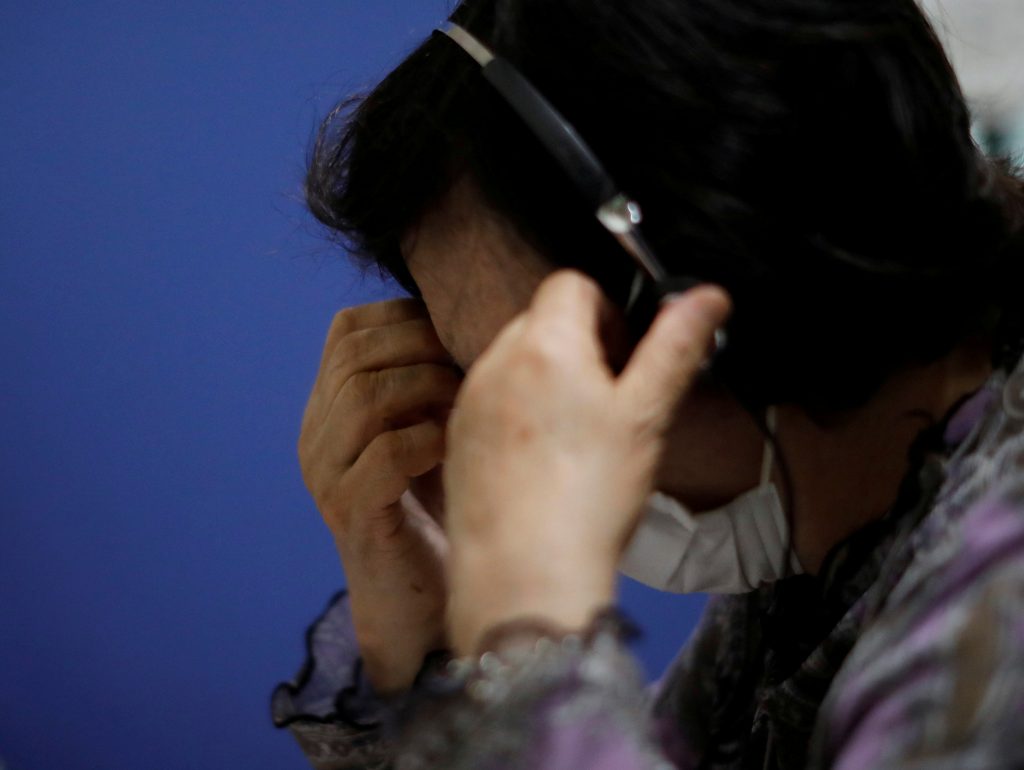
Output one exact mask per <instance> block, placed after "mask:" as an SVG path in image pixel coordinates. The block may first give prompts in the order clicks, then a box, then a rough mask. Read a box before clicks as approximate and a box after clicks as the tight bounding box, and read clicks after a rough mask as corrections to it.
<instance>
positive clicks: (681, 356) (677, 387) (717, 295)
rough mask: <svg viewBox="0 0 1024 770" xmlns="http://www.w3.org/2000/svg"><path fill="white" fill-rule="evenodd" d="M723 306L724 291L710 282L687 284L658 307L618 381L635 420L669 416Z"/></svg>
mask: <svg viewBox="0 0 1024 770" xmlns="http://www.w3.org/2000/svg"><path fill="white" fill-rule="evenodd" d="M729 311H730V301H729V295H728V294H726V293H725V292H724V291H723V290H722V289H720V288H718V287H716V286H701V287H698V288H696V289H692V290H690V291H688V292H686V293H685V294H683V295H681V296H680V297H679V298H678V299H675V300H672V301H671V302H669V303H667V304H665V305H664V306H663V307H662V308H661V310H660V312H659V313H658V315H657V317H656V318H655V319H654V323H653V324H651V328H650V329H649V330H648V332H647V334H646V335H644V337H643V339H641V340H640V343H639V344H638V345H637V347H636V350H635V351H634V352H633V355H632V357H631V358H630V360H629V363H628V364H627V365H626V369H625V370H624V371H623V373H622V375H621V376H620V378H619V382H618V387H619V389H620V392H622V394H623V397H624V398H625V399H626V401H627V402H628V403H630V405H631V406H630V409H632V410H634V413H635V414H637V415H639V416H640V419H641V421H643V422H646V423H648V424H650V425H652V426H663V425H665V424H667V422H668V421H670V420H671V418H672V416H673V414H674V413H675V409H676V406H677V405H678V403H679V401H680V400H681V399H682V397H683V395H684V394H685V393H686V391H687V390H688V389H689V387H690V384H691V383H692V381H693V379H694V377H696V375H697V373H698V371H699V370H700V366H701V364H702V363H703V361H704V359H705V358H706V357H707V354H708V350H709V349H710V347H711V344H712V342H713V340H714V335H715V329H717V328H719V327H720V326H721V325H722V324H723V323H724V322H725V320H726V318H727V317H728V315H729Z"/></svg>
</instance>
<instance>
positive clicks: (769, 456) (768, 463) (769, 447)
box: [760, 404, 776, 487]
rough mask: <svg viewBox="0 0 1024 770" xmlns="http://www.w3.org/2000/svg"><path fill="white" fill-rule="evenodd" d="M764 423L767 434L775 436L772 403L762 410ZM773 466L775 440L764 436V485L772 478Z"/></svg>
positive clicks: (774, 416)
mask: <svg viewBox="0 0 1024 770" xmlns="http://www.w3.org/2000/svg"><path fill="white" fill-rule="evenodd" d="M764 424H765V427H766V428H767V429H768V435H769V436H775V425H776V414H775V405H774V404H772V405H771V406H768V407H767V408H766V409H765V410H764ZM774 467H775V442H774V441H772V440H771V439H769V438H768V436H765V439H764V452H763V453H762V455H761V484H760V486H762V487H763V486H764V485H765V484H768V483H769V482H771V480H772V469H773V468H774Z"/></svg>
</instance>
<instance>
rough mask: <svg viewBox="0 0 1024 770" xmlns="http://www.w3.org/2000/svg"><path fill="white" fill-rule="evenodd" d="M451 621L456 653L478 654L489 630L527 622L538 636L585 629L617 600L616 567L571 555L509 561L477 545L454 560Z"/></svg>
mask: <svg viewBox="0 0 1024 770" xmlns="http://www.w3.org/2000/svg"><path fill="white" fill-rule="evenodd" d="M451 586H452V593H451V596H450V597H449V603H448V615H447V625H448V633H449V638H450V639H451V640H452V646H453V648H454V650H455V652H456V654H458V655H475V654H480V653H482V652H485V651H486V650H483V649H480V646H481V643H482V642H485V641H486V637H487V634H488V632H489V631H491V630H492V629H494V628H497V627H499V626H502V625H503V624H506V623H510V622H519V621H521V622H523V623H526V624H528V625H529V626H530V628H531V629H533V633H534V635H535V636H537V635H542V634H546V635H561V634H567V633H573V632H576V631H579V630H581V629H584V628H586V626H587V625H588V623H590V622H591V620H592V619H593V617H594V616H595V614H596V613H598V612H599V611H600V610H602V609H604V608H607V607H608V606H609V605H610V604H612V603H613V602H614V600H615V570H614V568H610V569H609V568H607V567H600V566H597V565H594V564H592V563H583V564H578V565H576V566H574V565H573V563H572V562H570V561H568V560H564V559H563V560H557V559H552V560H548V561H547V562H546V563H542V564H538V563H523V562H522V561H520V562H519V563H512V564H509V563H508V562H506V561H504V560H502V559H499V558H495V557H493V556H491V555H490V554H488V553H486V552H484V551H482V550H476V551H474V553H473V554H472V555H469V556H465V557H456V558H453V560H452V573H451Z"/></svg>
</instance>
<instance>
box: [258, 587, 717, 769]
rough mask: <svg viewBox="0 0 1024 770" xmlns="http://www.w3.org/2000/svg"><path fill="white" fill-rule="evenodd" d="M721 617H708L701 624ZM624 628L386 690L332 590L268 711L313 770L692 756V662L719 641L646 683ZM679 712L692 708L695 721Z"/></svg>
mask: <svg viewBox="0 0 1024 770" xmlns="http://www.w3.org/2000/svg"><path fill="white" fill-rule="evenodd" d="M709 617H711V618H714V615H713V614H712V615H710V616H709ZM717 625H718V624H717V621H714V622H712V621H711V620H708V619H707V618H706V619H705V620H704V621H703V622H702V624H701V627H700V628H701V630H703V631H704V633H705V635H707V634H708V632H709V629H717ZM699 635H700V630H699V632H698V634H697V636H699ZM623 636H624V631H623V630H622V628H610V629H605V630H603V631H602V632H600V633H595V634H593V635H592V636H590V637H588V638H587V639H585V640H581V639H580V638H578V637H569V638H567V639H565V640H563V641H560V642H556V641H551V640H540V641H539V642H537V643H536V644H535V645H534V646H533V647H531V648H530V649H529V650H525V651H524V650H520V651H519V652H518V653H516V652H513V653H512V654H511V656H509V655H503V656H501V657H499V656H496V655H494V654H491V655H489V656H487V657H486V658H485V660H484V661H483V662H482V664H481V665H479V666H476V667H474V668H472V670H471V671H468V670H467V667H466V666H465V665H464V664H459V663H456V662H453V661H445V660H443V659H441V658H440V657H434V658H432V659H431V660H430V661H428V663H427V665H425V667H424V670H423V671H422V672H421V674H420V676H419V678H418V679H417V683H416V686H415V687H414V689H413V692H412V693H411V694H410V695H409V696H407V697H405V698H402V699H395V700H390V701H382V700H380V699H379V698H377V697H375V695H374V694H373V692H372V688H370V687H369V685H368V684H367V683H366V682H365V680H364V678H363V677H362V675H361V672H360V666H359V658H358V651H357V649H356V647H355V643H354V638H353V635H352V631H351V622H350V619H349V615H348V607H347V601H346V598H345V596H344V595H339V596H338V597H336V598H335V600H334V601H333V602H332V604H331V606H330V607H329V609H328V611H327V612H326V613H325V614H324V616H323V617H321V618H320V619H319V620H318V621H317V622H316V624H315V625H314V626H313V628H312V629H311V630H310V633H309V636H308V647H309V659H308V660H307V663H306V665H305V666H304V667H303V670H302V671H301V672H300V674H299V676H298V678H297V680H296V681H295V682H294V683H291V684H284V685H281V686H279V687H278V688H277V690H276V691H275V693H274V697H273V704H272V711H273V717H274V721H275V723H276V724H277V725H278V726H281V727H287V728H288V729H289V730H290V731H291V732H292V734H293V735H294V736H295V738H296V739H297V741H298V742H299V745H300V747H301V748H302V750H303V751H304V752H305V753H306V755H307V757H308V758H309V760H310V762H311V764H312V766H313V767H315V768H317V770H356V769H357V768H359V769H363V768H374V769H377V768H396V770H412V769H414V768H423V769H424V770H426V769H427V768H431V769H434V768H439V767H444V768H446V770H460V768H465V769H466V770H468V769H469V768H472V770H482V769H483V768H503V769H504V768H518V767H523V768H530V770H549V769H550V770H555V768H559V769H561V768H566V767H572V768H578V767H586V768H593V769H594V770H602V769H603V768H607V769H609V770H611V769H612V768H614V769H615V770H671V769H672V768H690V767H694V766H695V765H696V753H695V752H694V750H693V749H691V748H690V744H689V739H690V738H697V737H699V736H698V735H696V733H698V732H699V731H700V730H701V729H703V728H702V721H701V719H700V715H701V713H702V710H701V709H700V708H699V705H697V704H696V701H697V700H699V693H700V692H702V691H703V690H702V686H701V685H700V683H699V682H698V681H696V680H695V679H693V678H692V677H691V676H690V675H689V673H688V671H689V670H690V669H691V667H693V666H695V665H696V664H697V663H698V662H699V663H702V664H703V663H708V664H709V665H710V663H709V661H708V658H709V656H712V655H713V654H714V652H713V651H714V648H715V645H714V644H711V643H704V644H694V643H691V644H690V645H688V646H687V648H686V649H685V650H684V652H683V653H681V654H680V656H679V658H678V659H677V661H676V663H675V664H673V666H672V667H671V670H670V673H669V674H668V675H667V676H666V677H665V679H664V680H663V682H662V684H661V685H653V686H651V687H648V688H645V687H644V684H643V680H642V677H641V674H640V671H639V668H638V666H637V665H636V663H635V661H634V659H633V658H632V656H631V654H630V653H629V651H628V649H627V648H626V646H625V643H624V639H623ZM688 689H690V690H692V691H693V692H692V693H690V694H689V695H688V696H686V697H685V698H682V697H681V696H680V692H681V691H683V690H688ZM655 704H657V705H655ZM652 707H653V709H654V713H652ZM680 719H683V720H687V719H692V720H693V728H692V731H691V730H687V726H686V724H685V721H684V722H683V723H682V724H680V722H679V720H680ZM691 732H692V733H693V735H691V734H690V733H691Z"/></svg>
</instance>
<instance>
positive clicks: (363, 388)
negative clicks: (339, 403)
mask: <svg viewBox="0 0 1024 770" xmlns="http://www.w3.org/2000/svg"><path fill="white" fill-rule="evenodd" d="M383 379H384V378H383V377H381V375H380V373H379V372H356V373H355V374H353V375H352V376H351V377H349V378H348V379H347V380H346V381H345V383H344V385H342V387H341V390H342V392H343V393H344V395H346V396H348V397H349V398H350V399H351V400H352V401H353V402H354V404H355V405H357V406H366V405H368V404H372V403H374V402H376V401H377V400H378V399H379V398H380V394H381V382H382V381H383Z"/></svg>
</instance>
